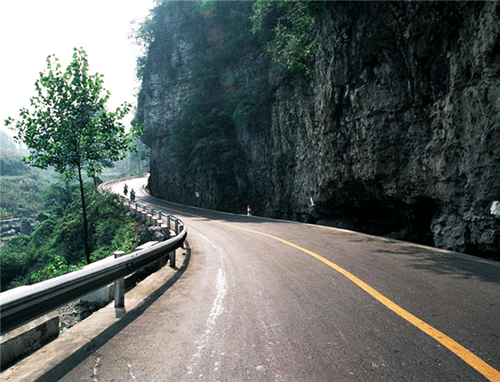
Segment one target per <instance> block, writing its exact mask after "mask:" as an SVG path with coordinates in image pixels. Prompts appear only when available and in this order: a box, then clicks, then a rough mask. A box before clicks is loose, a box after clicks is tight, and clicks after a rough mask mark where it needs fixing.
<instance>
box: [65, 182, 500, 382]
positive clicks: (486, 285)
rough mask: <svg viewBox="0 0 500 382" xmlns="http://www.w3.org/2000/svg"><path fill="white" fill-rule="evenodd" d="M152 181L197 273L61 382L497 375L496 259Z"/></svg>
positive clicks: (499, 281)
mask: <svg viewBox="0 0 500 382" xmlns="http://www.w3.org/2000/svg"><path fill="white" fill-rule="evenodd" d="M141 182H144V179H140V180H130V181H128V182H127V183H128V184H129V188H134V189H135V190H136V191H138V192H137V194H138V199H140V201H141V202H143V203H150V204H154V205H155V206H156V208H160V209H162V210H163V211H165V212H168V213H172V214H175V215H176V216H178V217H179V218H181V219H182V220H183V221H184V222H185V223H186V224H187V226H188V242H189V245H190V247H191V256H190V262H189V265H188V268H187V270H186V271H185V272H184V274H183V276H182V277H181V278H180V279H179V280H178V281H177V282H176V283H175V284H174V285H173V286H172V287H171V288H170V289H168V290H167V291H166V292H165V293H164V294H163V295H162V296H161V297H160V298H158V299H157V300H156V301H155V302H154V303H153V304H152V305H151V306H149V307H148V309H147V310H146V311H145V312H144V313H143V314H142V315H140V316H139V317H138V318H136V319H135V320H134V321H133V322H131V323H130V324H129V325H128V326H126V327H125V328H124V329H123V330H122V331H121V332H119V333H118V334H116V335H115V336H114V337H112V338H110V339H109V340H108V341H107V342H106V343H105V344H104V345H103V346H101V347H100V348H98V349H95V351H94V352H93V353H92V354H89V356H88V357H87V358H86V360H84V361H83V362H82V363H81V364H79V365H75V366H74V368H73V370H72V371H71V372H69V373H68V374H66V376H65V377H64V378H63V379H62V380H63V381H426V382H428V381H488V380H490V381H500V372H499V370H500V319H499V313H500V265H499V264H498V263H494V262H490V261H485V260H481V259H477V258H474V257H471V256H466V255H462V254H457V253H452V252H447V251H441V250H436V249H432V248H428V247H422V246H418V245H414V244H409V243H404V242H399V241H393V240H387V239H380V238H376V237H373V236H367V235H362V234H358V233H354V232H349V231H344V230H337V229H332V228H328V227H321V226H313V225H308V224H300V223H295V222H285V221H276V220H269V219H262V218H257V217H247V216H242V215H232V214H223V213H219V212H214V211H206V210H201V209H197V208H193V207H186V206H180V205H176V204H172V203H168V202H165V201H161V200H158V199H155V198H152V197H150V196H147V195H144V194H142V193H141V192H140V185H141V184H140V183H141ZM115 187H116V190H117V192H120V191H121V190H123V185H120V184H118V185H116V186H115Z"/></svg>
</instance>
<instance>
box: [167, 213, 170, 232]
mask: <svg viewBox="0 0 500 382" xmlns="http://www.w3.org/2000/svg"><path fill="white" fill-rule="evenodd" d="M167 228H168V229H170V215H167Z"/></svg>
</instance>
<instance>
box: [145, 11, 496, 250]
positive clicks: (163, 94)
mask: <svg viewBox="0 0 500 382" xmlns="http://www.w3.org/2000/svg"><path fill="white" fill-rule="evenodd" d="M227 6H228V4H226V7H227ZM160 8H161V9H162V10H163V12H164V13H163V16H162V17H163V20H164V21H165V20H167V21H165V24H164V27H163V29H162V30H163V31H164V32H165V31H166V29H169V30H168V33H167V32H165V33H164V34H162V35H159V34H158V35H156V38H155V39H154V40H153V42H151V43H150V45H149V49H148V54H147V56H146V57H147V60H149V61H148V63H147V64H146V66H145V72H144V75H143V83H142V90H141V94H140V96H139V108H138V109H139V115H140V118H139V119H140V121H143V122H144V124H145V126H146V134H145V141H146V143H147V144H148V145H149V146H150V147H151V149H152V152H151V155H152V157H151V178H150V188H151V191H152V193H153V194H155V195H158V196H162V197H167V198H169V199H172V200H175V201H181V202H185V203H190V204H199V205H203V206H205V207H209V208H221V209H225V210H231V211H235V212H243V211H244V209H245V207H246V204H251V205H252V206H253V209H254V210H255V211H256V213H257V214H260V215H265V216H273V217H278V218H289V219H295V220H302V221H308V222H316V223H318V222H319V223H323V224H331V225H335V226H339V227H344V228H349V229H357V230H361V231H364V232H369V233H373V234H380V235H388V236H390V237H393V238H399V239H406V240H412V241H416V242H419V243H425V244H430V245H435V246H437V247H440V248H447V249H453V250H457V251H461V252H469V253H475V254H482V255H486V256H495V255H496V256H497V255H498V253H499V252H500V219H498V218H497V217H495V216H493V215H491V213H490V207H491V205H492V203H493V202H494V201H495V200H500V169H499V164H500V118H499V117H500V39H499V38H500V22H499V21H500V20H499V18H500V3H498V2H485V3H461V2H404V3H402V2H348V3H338V2H331V3H330V2H327V3H325V4H324V6H323V8H322V9H321V10H320V11H318V12H317V15H316V35H315V40H316V43H317V50H316V53H315V57H314V62H313V63H312V64H311V65H312V66H311V69H312V76H311V78H310V79H308V80H307V81H306V82H305V83H302V85H301V86H300V89H299V90H298V87H297V85H296V83H295V85H294V81H293V79H292V78H291V77H290V76H288V75H287V74H286V73H285V74H283V73H282V72H281V73H280V72H279V71H278V70H277V67H276V65H275V64H272V63H271V62H270V61H269V59H268V57H267V56H266V54H265V53H264V51H263V49H262V48H263V43H259V42H258V41H253V40H252V41H253V42H252V43H249V44H248V46H245V49H242V47H241V46H239V49H240V50H238V54H237V55H236V56H231V58H228V59H227V60H226V61H224V63H223V64H221V67H219V68H215V69H214V71H215V73H217V75H218V76H219V77H220V78H221V80H220V81H219V82H218V83H219V85H216V87H220V92H221V93H220V94H222V95H221V96H220V98H218V99H219V100H221V103H224V104H225V105H232V106H231V107H230V108H229V107H228V108H226V109H223V108H220V106H219V105H216V106H213V107H212V109H213V108H216V109H217V108H219V109H218V110H219V114H218V115H220V114H223V113H225V115H226V116H229V117H231V120H232V122H231V123H228V125H227V126H229V127H228V129H230V130H231V131H232V132H231V134H229V133H228V134H226V135H225V137H227V140H231V139H234V140H235V142H236V143H235V144H236V145H237V146H238V149H237V150H236V149H235V150H233V151H234V152H235V153H236V152H237V154H235V155H236V156H237V157H238V161H237V162H238V164H237V165H234V166H226V165H223V166H222V167H224V166H226V167H227V168H228V169H227V171H226V172H225V173H224V174H223V175H224V176H222V178H221V176H220V174H219V176H214V175H213V174H214V173H213V172H210V171H203V170H202V169H203V168H205V167H204V164H203V163H202V164H200V165H199V166H194V167H195V169H194V170H193V168H192V167H191V170H190V171H188V172H185V171H179V169H180V168H181V167H182V166H181V163H180V161H179V158H178V157H176V155H174V154H175V150H173V149H172V147H173V145H172V144H174V145H175V144H176V142H175V140H174V141H172V137H173V133H172V131H173V130H172V129H173V127H172V126H174V125H175V123H176V118H179V116H180V115H181V114H182V110H183V109H185V107H186V104H187V103H188V102H189V99H190V97H192V96H193V95H194V94H196V93H197V92H199V90H200V88H199V83H200V82H199V78H198V77H197V76H193V73H195V72H196V70H195V69H193V67H192V66H190V65H189V63H190V62H191V61H192V60H193V55H196V54H199V52H200V50H199V41H200V40H208V41H209V42H210V38H212V43H210V44H208V45H206V46H205V47H204V48H203V49H204V50H203V52H205V53H204V54H214V51H215V50H219V51H220V50H221V49H222V48H221V46H227V45H228V44H230V42H231V41H232V40H231V39H232V38H233V39H234V33H233V34H231V33H226V31H227V30H229V29H230V27H228V26H227V23H229V22H230V20H231V17H234V15H236V14H237V13H238V12H239V13H241V14H243V15H244V16H245V17H247V16H248V15H246V13H245V12H248V8H249V7H248V5H246V8H245V9H242V10H241V11H239V9H238V3H234V2H233V3H231V6H230V9H226V13H225V16H223V15H222V11H221V12H220V14H219V11H215V13H213V14H210V16H209V18H208V19H209V20H208V21H207V17H206V14H204V16H203V17H201V16H200V15H198V16H197V18H196V17H194V16H192V15H193V14H195V13H196V9H195V7H194V5H192V4H190V3H183V2H180V3H172V2H169V5H168V6H166V5H163V6H162V7H158V9H157V10H156V12H157V13H158V12H159V10H160ZM241 27H242V28H248V26H246V25H241ZM187 30H190V31H192V32H190V33H186V31H187ZM214 31H217V32H218V33H219V32H220V35H221V36H223V37H220V39H224V40H223V41H218V42H216V43H213V34H214V33H213V32H214ZM162 36H163V37H162ZM211 36H212V37H211ZM232 36H233V37H232ZM240 45H241V44H240ZM217 57H218V58H217V59H218V60H222V58H220V57H222V56H217ZM224 57H225V56H224ZM165 62H167V63H168V65H165ZM220 62H222V61H220ZM228 73H229V74H230V78H231V81H229V82H230V85H229V86H228V82H227V81H226V80H227V78H228ZM276 73H279V74H276ZM193 77H196V78H198V79H196V78H193ZM256 89H258V90H256ZM213 91H214V90H213V89H211V90H209V93H208V97H209V98H210V97H213V96H214V94H215V93H210V92H213ZM248 94H252V95H253V96H252V97H250V98H252V100H250V101H249V99H248V96H247V95H248ZM259 95H260V96H259ZM257 98H258V99H259V100H260V101H256V99H257ZM228 110H232V111H233V113H229V112H228ZM203 113H205V114H206V115H209V114H210V110H208V109H207V110H205V111H203ZM209 118H212V117H209ZM174 130H175V129H174ZM231 137H232V138H231ZM176 139H177V140H178V139H179V135H177V138H176ZM225 139H226V138H225ZM190 147H191V146H190ZM231 147H233V146H231ZM193 150H194V149H193ZM177 154H178V153H177ZM232 158H233V157H232ZM235 163H236V162H235ZM196 169H198V170H196Z"/></svg>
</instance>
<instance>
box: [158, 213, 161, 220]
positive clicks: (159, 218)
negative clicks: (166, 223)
mask: <svg viewBox="0 0 500 382" xmlns="http://www.w3.org/2000/svg"><path fill="white" fill-rule="evenodd" d="M158 220H161V211H158Z"/></svg>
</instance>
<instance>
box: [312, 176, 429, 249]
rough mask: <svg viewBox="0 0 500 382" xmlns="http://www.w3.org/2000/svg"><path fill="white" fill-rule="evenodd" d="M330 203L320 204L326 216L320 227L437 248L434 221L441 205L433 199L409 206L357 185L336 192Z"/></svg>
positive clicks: (323, 217) (419, 200)
mask: <svg viewBox="0 0 500 382" xmlns="http://www.w3.org/2000/svg"><path fill="white" fill-rule="evenodd" d="M329 202H330V203H325V204H323V205H319V210H321V212H323V214H321V213H320V217H319V218H318V220H317V223H318V224H325V225H330V226H335V227H338V228H344V229H350V230H353V231H358V232H363V233H367V234H372V235H379V236H385V237H389V238H394V239H399V240H405V241H410V242H414V243H418V244H424V245H430V246H433V245H434V241H433V234H432V231H431V221H432V218H433V216H434V215H435V214H436V212H437V211H438V208H439V205H438V203H437V202H436V201H434V200H432V199H430V198H424V197H423V198H419V199H417V200H415V201H414V202H412V203H408V202H405V201H402V200H400V199H398V198H395V197H390V196H387V195H384V194H383V193H382V192H380V190H374V188H373V187H360V186H359V185H358V186H357V187H348V188H345V189H344V190H342V191H340V190H337V193H336V194H335V196H334V197H332V198H331V199H330V200H329ZM325 212H326V213H325Z"/></svg>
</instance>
